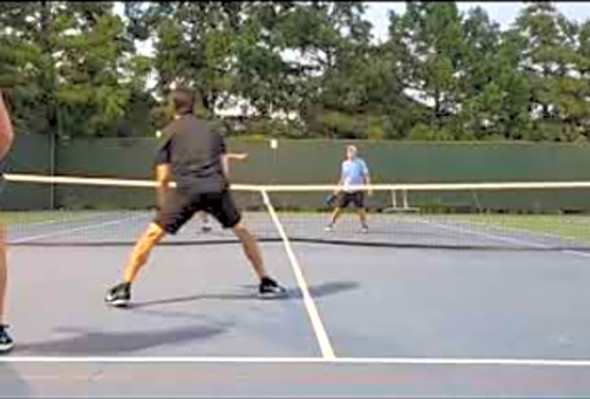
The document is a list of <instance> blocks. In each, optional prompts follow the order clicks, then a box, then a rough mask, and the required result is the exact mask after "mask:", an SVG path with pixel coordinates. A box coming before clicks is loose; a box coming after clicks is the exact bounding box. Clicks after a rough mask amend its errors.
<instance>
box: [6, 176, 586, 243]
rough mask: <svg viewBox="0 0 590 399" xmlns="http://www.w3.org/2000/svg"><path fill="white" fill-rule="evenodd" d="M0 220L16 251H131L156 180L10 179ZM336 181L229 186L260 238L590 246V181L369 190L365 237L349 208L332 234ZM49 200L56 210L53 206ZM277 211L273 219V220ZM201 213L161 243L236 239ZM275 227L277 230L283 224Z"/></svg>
mask: <svg viewBox="0 0 590 399" xmlns="http://www.w3.org/2000/svg"><path fill="white" fill-rule="evenodd" d="M5 177H6V180H7V183H6V187H5V188H4V192H3V196H2V202H3V210H2V219H3V221H4V223H5V226H6V230H7V238H8V243H9V245H13V246H19V245H20V246H23V245H28V246H108V245H122V246H131V245H133V244H134V243H135V241H136V240H137V238H138V237H139V236H140V234H141V233H142V232H143V231H144V229H145V228H146V227H147V225H148V224H149V222H150V221H151V220H152V219H153V217H154V216H155V207H154V204H155V183H154V182H153V181H143V180H121V179H107V178H81V177H49V176H36V175H6V176H5ZM336 188H337V187H336V186H332V185H240V184H235V185H233V186H232V192H233V194H234V198H235V200H236V202H237V204H238V206H239V208H240V209H241V210H242V211H243V216H244V221H245V222H246V224H247V225H248V226H249V227H250V229H251V230H252V232H253V233H254V234H255V235H256V236H257V237H258V238H259V239H260V240H261V241H267V242H274V241H276V242H278V241H281V239H282V238H283V237H282V235H281V232H284V233H285V235H286V236H287V238H288V239H289V240H291V241H293V242H307V243H321V244H336V245H358V246H379V247H392V248H403V247H408V248H434V249H487V250H489V249H502V250H507V249H513V250H577V251H589V250H590V182H515V183H471V184H470V183H462V184H389V185H372V186H366V187H351V189H352V190H356V189H363V190H371V191H372V195H371V196H370V197H367V199H366V205H367V210H368V225H369V231H368V232H363V231H362V230H361V226H360V223H359V220H358V218H357V216H356V215H355V214H354V211H353V209H352V208H350V209H349V210H348V211H346V212H344V213H343V215H342V216H341V218H340V219H339V220H338V222H337V223H336V224H335V225H334V227H333V230H332V231H330V232H327V231H325V227H326V225H327V224H328V222H329V219H330V214H331V212H332V211H333V206H331V205H330V204H329V203H328V202H327V201H326V200H327V198H328V197H329V195H330V194H331V193H333V191H334V190H335V189H336ZM51 197H53V199H54V201H55V205H56V209H49V206H50V205H49V203H50V200H49V199H50V198H51ZM273 215H276V218H274V217H273ZM210 220H211V223H212V227H213V230H212V231H210V232H203V231H202V227H203V225H202V221H201V220H200V218H199V217H198V215H197V216H196V217H195V218H193V219H192V220H191V221H190V222H189V223H188V224H187V225H185V226H184V227H183V228H182V230H181V231H180V232H179V233H178V234H177V235H175V236H168V237H166V239H165V241H164V242H163V243H162V245H201V244H207V245H209V244H230V243H236V242H237V239H236V238H235V237H234V235H233V233H232V232H231V231H228V230H223V229H222V228H221V226H220V225H219V224H218V223H217V222H216V221H215V220H214V219H213V218H210ZM277 224H280V226H278V225H277Z"/></svg>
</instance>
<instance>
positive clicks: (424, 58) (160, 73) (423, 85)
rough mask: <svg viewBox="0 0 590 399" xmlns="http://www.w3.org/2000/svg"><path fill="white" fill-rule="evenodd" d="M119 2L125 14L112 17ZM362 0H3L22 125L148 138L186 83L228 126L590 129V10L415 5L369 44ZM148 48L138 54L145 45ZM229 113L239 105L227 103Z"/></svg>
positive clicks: (391, 135)
mask: <svg viewBox="0 0 590 399" xmlns="http://www.w3.org/2000/svg"><path fill="white" fill-rule="evenodd" d="M116 9H119V10H123V11H119V12H116ZM365 12H366V5H365V4H364V3H361V2H338V3H333V2H325V1H315V2H289V1H287V2H173V3H169V2H162V3H158V2H128V3H121V4H118V5H117V7H116V3H115V2H107V1H103V2H82V3H76V2H58V1H53V2H51V1H42V2H22V3H21V2H2V3H0V88H2V90H3V92H4V93H5V95H6V100H7V103H8V104H9V106H10V108H11V111H12V114H13V116H14V120H15V121H14V124H15V129H16V131H17V132H20V133H30V134H44V135H52V134H54V135H58V136H60V137H77V136H87V137H92V136H94V137H106V136H152V135H153V134H154V132H155V131H156V130H157V129H158V128H159V127H161V125H162V124H164V123H166V122H167V121H168V120H169V119H170V118H171V117H172V115H171V114H170V111H171V109H170V106H169V104H168V103H167V101H166V98H167V94H168V92H169V91H170V89H171V88H172V87H173V86H174V85H175V84H185V85H189V86H191V87H193V88H195V89H196V90H197V92H198V94H199V100H200V101H199V106H198V109H197V112H198V113H199V115H201V116H202V117H205V118H211V119H221V120H223V124H222V126H223V127H224V130H225V133H226V134H227V135H235V136H239V135H260V136H272V137H291V138H300V137H301V138H303V137H305V138H314V137H317V138H359V139H365V138H370V139H391V140H535V141H564V142H584V141H587V140H588V138H589V137H590V20H587V21H586V22H584V23H577V22H575V21H571V20H568V19H567V18H566V17H565V16H564V15H562V14H560V13H559V12H558V11H557V10H556V8H555V7H554V6H553V5H552V4H551V3H550V2H545V1H543V2H530V3H527V5H526V6H525V7H523V8H522V10H521V12H520V15H519V16H518V18H517V19H516V20H515V22H514V23H513V24H512V25H511V26H510V28H509V29H507V30H504V31H502V30H501V29H500V27H499V25H498V24H497V23H496V22H494V21H493V20H491V19H490V17H489V16H488V15H487V14H486V12H485V11H484V10H483V9H482V8H473V9H471V10H469V12H467V13H462V12H460V11H459V10H458V8H457V5H456V3H455V2H426V1H424V2H422V1H412V2H408V3H407V4H406V11H405V12H404V13H403V14H397V13H394V12H392V11H390V13H389V15H387V16H384V17H388V19H389V35H388V38H387V40H385V41H383V42H379V43H377V42H376V41H375V40H372V33H371V32H372V27H371V23H370V22H369V21H368V19H367V17H366V15H365ZM147 42H149V43H152V44H153V49H154V51H153V53H152V54H150V55H141V54H139V52H138V46H139V44H140V43H147ZM230 109H233V110H234V113H233V114H231V113H228V110H230Z"/></svg>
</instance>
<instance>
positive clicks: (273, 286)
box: [258, 277, 287, 299]
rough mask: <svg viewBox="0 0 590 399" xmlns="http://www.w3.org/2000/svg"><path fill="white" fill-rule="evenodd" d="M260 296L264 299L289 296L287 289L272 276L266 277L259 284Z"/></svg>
mask: <svg viewBox="0 0 590 399" xmlns="http://www.w3.org/2000/svg"><path fill="white" fill-rule="evenodd" d="M258 296H259V297H260V298H262V299H271V298H282V297H285V296H287V290H286V289H285V288H283V287H281V286H280V285H279V284H278V283H277V282H276V281H274V280H273V279H272V278H269V277H264V278H263V279H262V281H261V282H260V285H259V286H258Z"/></svg>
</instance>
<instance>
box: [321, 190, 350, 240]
mask: <svg viewBox="0 0 590 399" xmlns="http://www.w3.org/2000/svg"><path fill="white" fill-rule="evenodd" d="M348 202H349V198H348V194H347V193H345V192H340V194H339V195H338V203H337V204H336V209H334V212H332V216H331V217H330V223H329V224H328V226H327V227H326V231H331V230H332V228H333V227H334V224H336V222H337V221H338V219H339V218H340V215H342V212H343V211H344V209H345V208H346V207H347V206H348Z"/></svg>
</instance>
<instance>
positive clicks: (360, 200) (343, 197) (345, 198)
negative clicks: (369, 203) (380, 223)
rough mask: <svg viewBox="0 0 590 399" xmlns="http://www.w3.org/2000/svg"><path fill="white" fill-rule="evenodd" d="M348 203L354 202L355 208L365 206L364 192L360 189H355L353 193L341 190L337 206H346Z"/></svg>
mask: <svg viewBox="0 0 590 399" xmlns="http://www.w3.org/2000/svg"><path fill="white" fill-rule="evenodd" d="M350 203H352V204H354V206H355V207H356V208H357V209H363V208H364V207H365V193H364V192H362V191H356V192H353V193H347V192H344V191H343V192H341V193H340V194H339V195H338V202H337V205H336V206H337V207H338V208H346V207H347V206H348V205H349V204H350Z"/></svg>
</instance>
